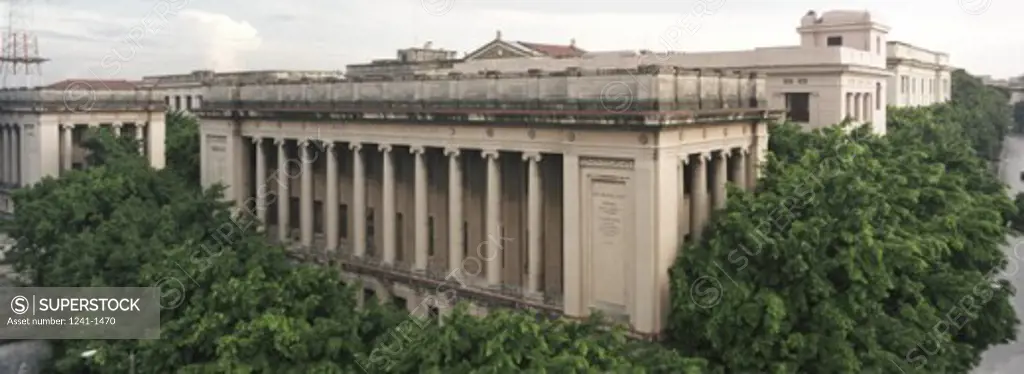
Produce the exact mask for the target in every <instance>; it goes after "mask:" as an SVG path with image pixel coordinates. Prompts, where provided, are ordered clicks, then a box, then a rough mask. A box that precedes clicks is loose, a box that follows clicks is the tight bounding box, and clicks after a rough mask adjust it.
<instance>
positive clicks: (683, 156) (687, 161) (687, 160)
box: [679, 153, 690, 165]
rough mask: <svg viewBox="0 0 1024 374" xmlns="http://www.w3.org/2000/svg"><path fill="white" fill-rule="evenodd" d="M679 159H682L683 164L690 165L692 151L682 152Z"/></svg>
mask: <svg viewBox="0 0 1024 374" xmlns="http://www.w3.org/2000/svg"><path fill="white" fill-rule="evenodd" d="M679 161H682V163H683V165H689V164H690V153H680V154H679Z"/></svg>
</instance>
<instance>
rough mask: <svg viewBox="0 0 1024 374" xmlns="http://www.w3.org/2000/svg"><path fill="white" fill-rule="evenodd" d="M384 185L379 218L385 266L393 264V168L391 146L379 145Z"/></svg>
mask: <svg viewBox="0 0 1024 374" xmlns="http://www.w3.org/2000/svg"><path fill="white" fill-rule="evenodd" d="M380 153H381V157H382V158H383V164H382V165H383V167H382V169H383V174H384V183H383V186H382V187H381V208H382V209H381V218H382V220H383V221H384V232H383V234H384V258H383V262H384V264H387V265H393V264H394V263H395V239H397V238H396V237H395V232H396V231H395V167H394V165H392V159H391V145H390V144H381V145H380Z"/></svg>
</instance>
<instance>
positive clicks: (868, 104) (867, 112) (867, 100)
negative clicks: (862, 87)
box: [862, 93, 872, 122]
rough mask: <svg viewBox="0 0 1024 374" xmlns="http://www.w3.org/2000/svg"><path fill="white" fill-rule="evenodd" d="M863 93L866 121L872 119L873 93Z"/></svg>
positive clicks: (864, 119)
mask: <svg viewBox="0 0 1024 374" xmlns="http://www.w3.org/2000/svg"><path fill="white" fill-rule="evenodd" d="M863 95H864V104H863V108H864V117H863V118H862V120H863V121H864V122H870V121H871V111H872V110H871V109H872V105H871V94H870V93H865V94H863Z"/></svg>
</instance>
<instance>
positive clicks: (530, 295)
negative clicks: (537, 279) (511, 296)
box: [523, 291, 544, 302]
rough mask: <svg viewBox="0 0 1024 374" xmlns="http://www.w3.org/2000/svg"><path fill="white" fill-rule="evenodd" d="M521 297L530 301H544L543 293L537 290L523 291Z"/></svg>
mask: <svg viewBox="0 0 1024 374" xmlns="http://www.w3.org/2000/svg"><path fill="white" fill-rule="evenodd" d="M523 298H524V299H527V300H530V301H537V302H544V293H543V292H539V291H523Z"/></svg>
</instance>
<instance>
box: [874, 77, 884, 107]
mask: <svg viewBox="0 0 1024 374" xmlns="http://www.w3.org/2000/svg"><path fill="white" fill-rule="evenodd" d="M881 109H882V83H880V82H875V110H881Z"/></svg>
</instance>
